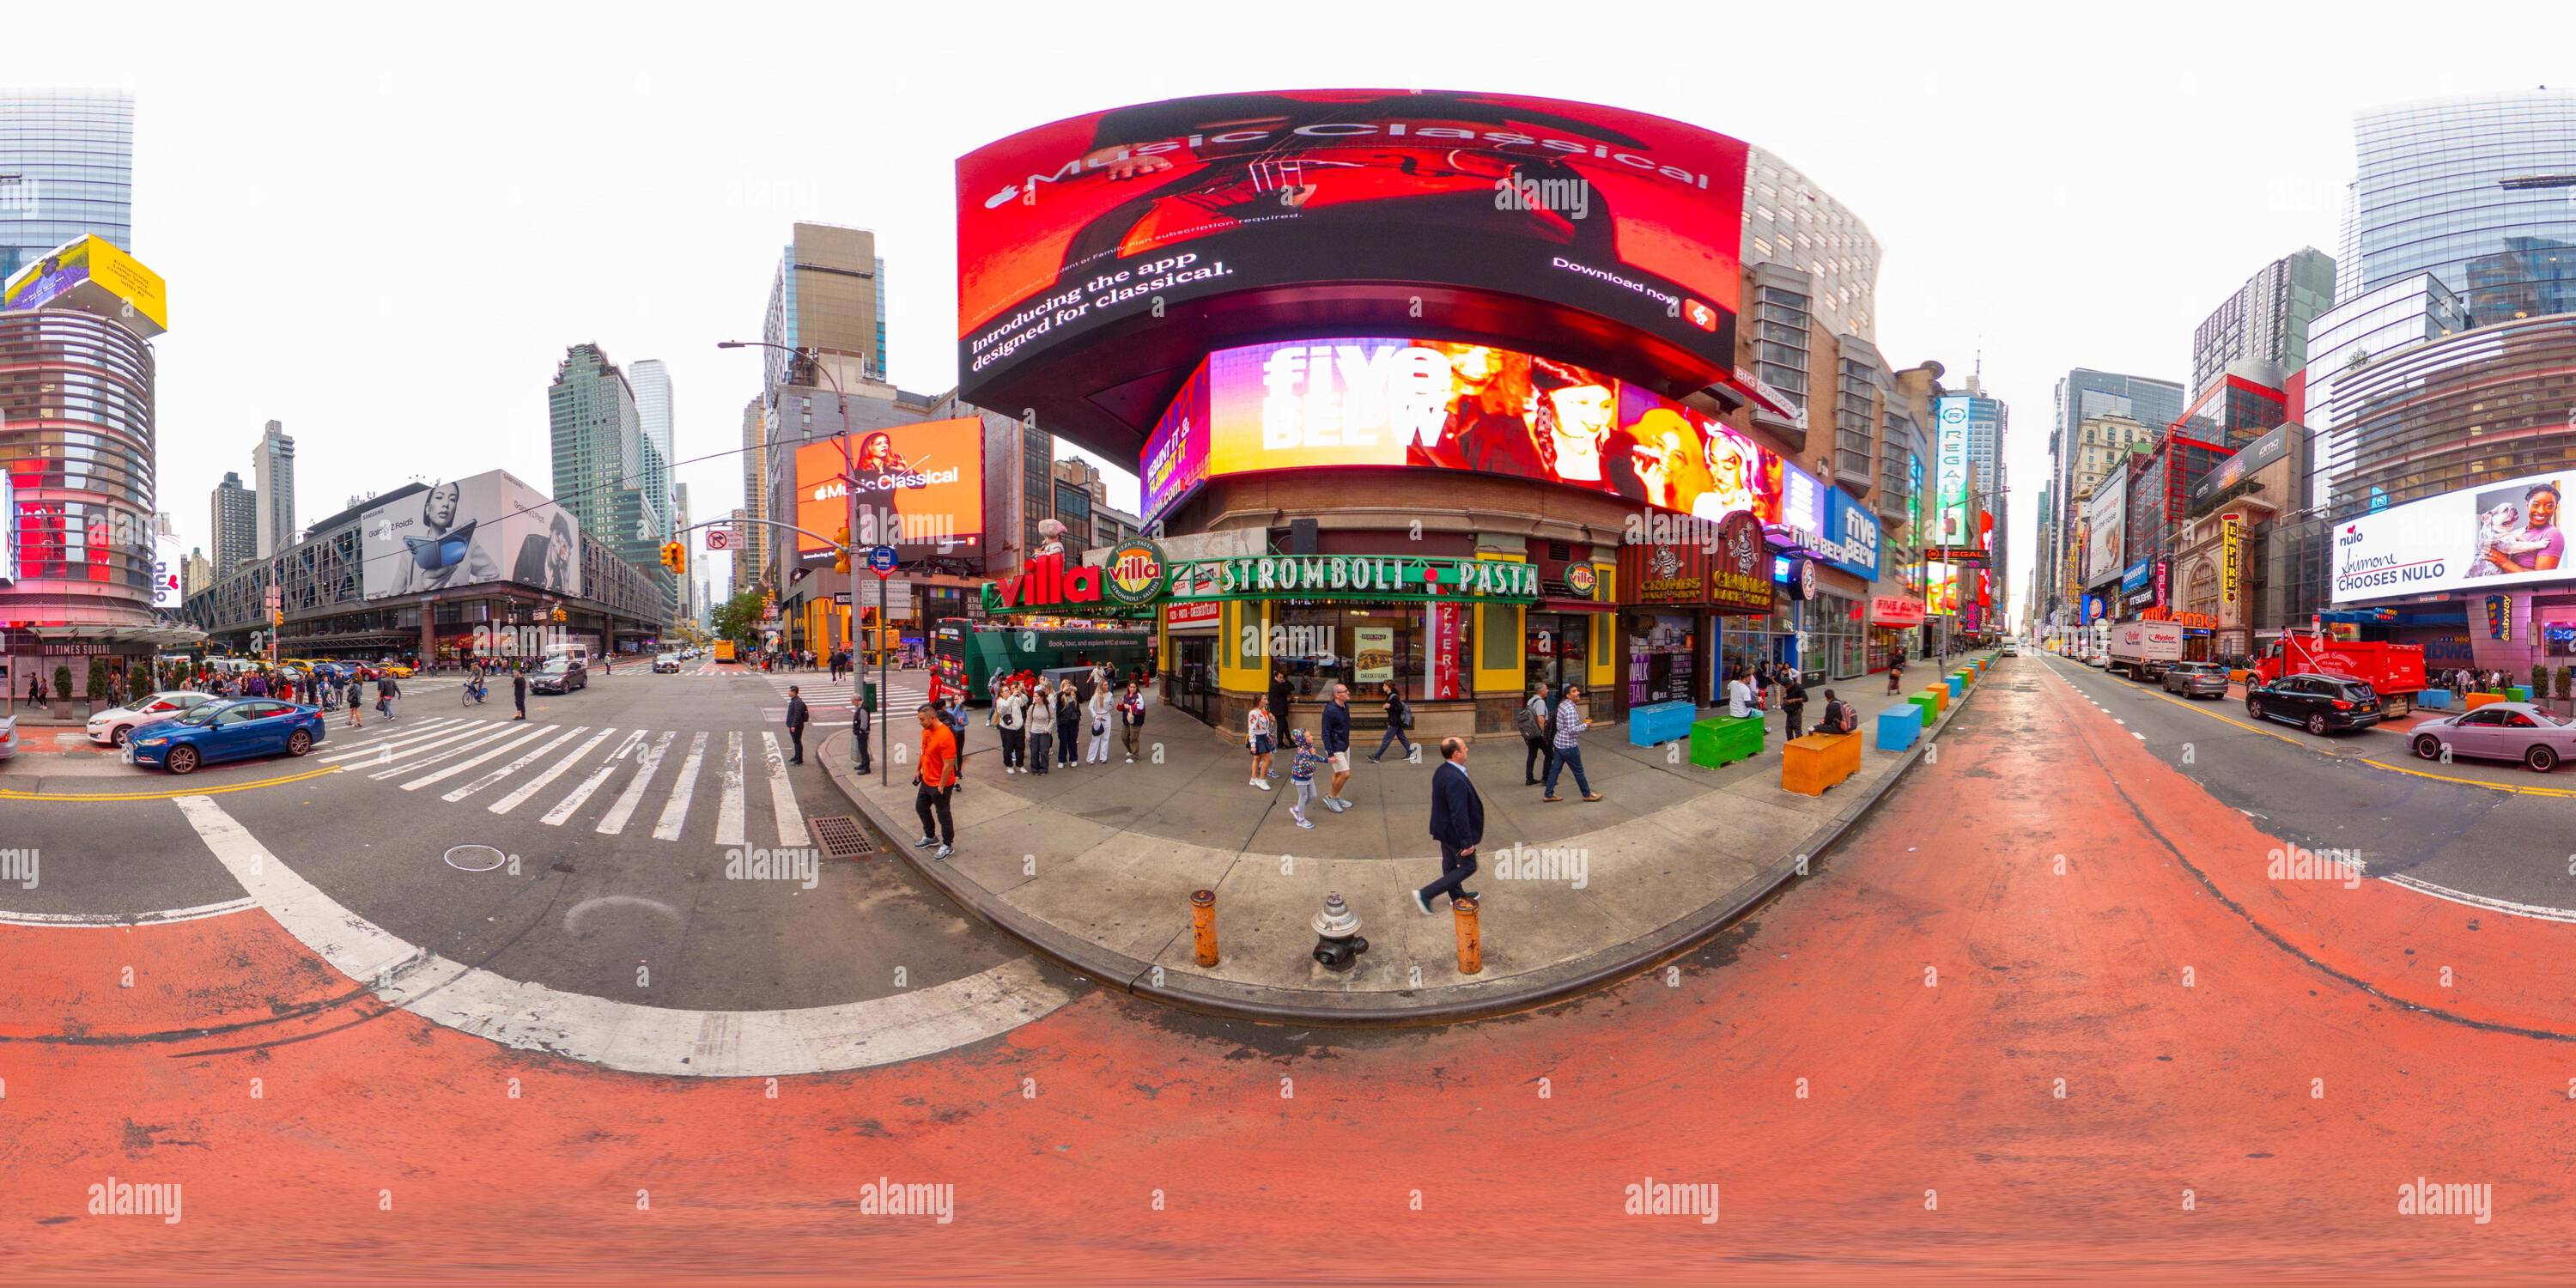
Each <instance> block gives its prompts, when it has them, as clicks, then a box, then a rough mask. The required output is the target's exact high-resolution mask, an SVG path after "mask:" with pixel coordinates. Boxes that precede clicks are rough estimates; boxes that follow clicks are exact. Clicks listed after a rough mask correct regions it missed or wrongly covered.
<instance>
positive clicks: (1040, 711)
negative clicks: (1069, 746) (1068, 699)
mask: <svg viewBox="0 0 2576 1288" xmlns="http://www.w3.org/2000/svg"><path fill="white" fill-rule="evenodd" d="M1027 718H1028V726H1029V761H1028V772H1029V773H1032V774H1043V773H1045V772H1047V764H1048V762H1049V761H1051V760H1053V759H1054V757H1055V686H1053V685H1051V684H1048V683H1047V682H1046V681H1044V680H1039V681H1036V682H1035V685H1034V687H1033V688H1032V689H1031V691H1030V694H1029V712H1028V717H1027Z"/></svg>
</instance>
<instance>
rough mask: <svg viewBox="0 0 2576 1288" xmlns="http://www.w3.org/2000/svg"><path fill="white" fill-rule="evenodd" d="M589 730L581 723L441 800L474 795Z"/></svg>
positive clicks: (450, 800)
mask: <svg viewBox="0 0 2576 1288" xmlns="http://www.w3.org/2000/svg"><path fill="white" fill-rule="evenodd" d="M589 730H590V726H589V725H580V726H576V727H575V728H574V729H573V730H572V732H570V733H566V734H562V735H559V736H558V737H556V738H555V740H554V741H552V742H549V743H547V744H546V745H544V746H542V747H539V748H537V749H536V750H535V751H532V752H529V753H528V754H527V755H524V756H521V757H519V758H518V759H517V760H514V761H511V762H510V763H509V764H506V765H503V766H501V767H500V768H499V769H495V770H493V771H492V772H491V773H488V774H485V775H483V776H482V777H481V778H477V779H475V780H474V781H473V782H470V783H467V784H466V785H464V786H463V787H459V788H457V789H456V790H455V791H452V792H449V793H448V794H446V795H445V796H441V797H439V799H440V800H443V801H446V802H448V803H449V804H454V803H456V802H457V801H461V800H463V799H465V798H466V797H468V796H471V795H473V794H474V793H476V792H479V791H481V790H483V789H484V788H486V787H489V786H491V785H492V784H494V783H497V782H500V781H501V780H502V779H504V778H507V777H509V776H510V775H512V774H515V773H517V772H519V771H520V770H522V769H525V768H527V767H528V766H530V765H533V764H535V763H537V762H538V761H539V760H541V759H544V757H545V754H546V753H547V752H550V751H553V750H554V749H555V748H557V747H560V746H562V745H564V744H565V743H568V742H571V741H572V740H573V739H575V738H578V737H580V736H581V735H583V734H584V733H587V732H589ZM602 736H605V735H602Z"/></svg>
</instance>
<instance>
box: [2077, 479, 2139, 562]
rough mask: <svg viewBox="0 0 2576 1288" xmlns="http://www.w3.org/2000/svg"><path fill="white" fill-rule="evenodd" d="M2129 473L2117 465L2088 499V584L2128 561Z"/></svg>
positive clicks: (2085, 539) (2086, 509)
mask: <svg viewBox="0 0 2576 1288" xmlns="http://www.w3.org/2000/svg"><path fill="white" fill-rule="evenodd" d="M2128 526H2129V475H2128V473H2127V471H2125V470H2120V469H2114V470H2112V471H2111V474H2110V476H2109V477H2108V478H2105V479H2103V480H2102V481H2101V482H2099V483H2096V484H2094V485H2093V499H2092V500H2090V501H2087V502H2085V503H2084V584H2085V585H2087V586H2090V585H2093V584H2094V583H2096V582H2100V581H2104V580H2107V579H2109V578H2112V577H2117V576H2119V575H2120V571H2121V569H2122V568H2123V567H2124V566H2125V565H2126V564H2127V562H2128V549H2129V548H2128V542H2127V540H2126V539H2125V537H2124V535H2123V534H2125V533H2126V532H2127V530H2128Z"/></svg>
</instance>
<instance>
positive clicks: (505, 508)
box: [358, 470, 581, 599]
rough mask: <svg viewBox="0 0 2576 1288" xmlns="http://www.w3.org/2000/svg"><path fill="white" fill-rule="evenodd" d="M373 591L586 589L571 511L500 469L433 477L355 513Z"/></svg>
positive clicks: (377, 594)
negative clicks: (505, 584) (504, 586)
mask: <svg viewBox="0 0 2576 1288" xmlns="http://www.w3.org/2000/svg"><path fill="white" fill-rule="evenodd" d="M358 527H359V533H360V538H359V539H360V542H361V545H362V549H363V553H364V557H365V559H366V570H365V572H364V574H363V575H362V576H361V578H360V582H361V584H363V585H364V586H365V587H366V597H367V598H369V599H384V598H386V597H388V596H392V595H417V594H422V593H424V592H430V591H440V590H449V589H454V588H457V587H463V586H473V585H480V584H482V583H484V582H494V581H515V582H518V583H519V584H521V585H523V586H534V587H537V588H539V589H541V590H546V591H551V592H553V593H555V594H559V595H565V596H570V597H575V598H578V597H579V596H580V595H581V537H580V534H579V532H578V531H577V529H576V527H575V525H574V523H573V518H572V515H571V514H569V513H567V512H566V511H565V510H564V508H563V507H562V506H559V505H556V504H555V503H554V502H553V501H552V500H549V499H548V498H547V497H546V495H545V494H544V493H542V492H539V491H538V490H536V489H535V488H532V487H530V486H528V485H527V484H525V483H522V482H520V481H519V480H518V479H516V478H513V477H511V476H510V475H509V474H506V473H504V472H502V471H500V470H487V471H485V472H484V473H481V474H476V475H473V476H471V477H469V478H462V479H449V480H447V481H445V482H442V483H434V484H431V485H430V486H429V488H428V489H427V490H426V491H423V492H418V493H415V494H413V495H410V496H406V497H404V498H402V499H401V500H398V501H394V502H391V503H389V504H386V505H380V506H377V507H375V508H374V509H371V510H369V511H367V512H366V513H365V514H364V515H362V516H361V517H360V518H359V520H358Z"/></svg>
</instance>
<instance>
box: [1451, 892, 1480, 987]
mask: <svg viewBox="0 0 2576 1288" xmlns="http://www.w3.org/2000/svg"><path fill="white" fill-rule="evenodd" d="M1449 911H1451V912H1453V913H1455V914H1457V917H1458V973H1459V974H1461V975H1473V974H1476V973H1477V972H1479V971H1482V970H1483V969H1485V941H1484V938H1483V936H1482V935H1480V934H1479V933H1478V932H1477V930H1476V901H1475V900H1473V899H1458V900H1453V901H1452V902H1451V903H1450V904H1449Z"/></svg>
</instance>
